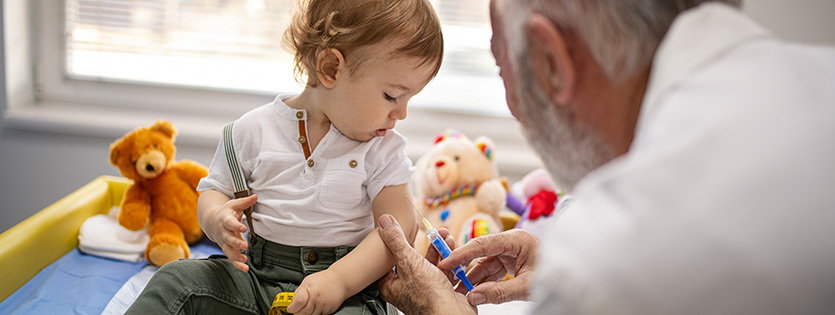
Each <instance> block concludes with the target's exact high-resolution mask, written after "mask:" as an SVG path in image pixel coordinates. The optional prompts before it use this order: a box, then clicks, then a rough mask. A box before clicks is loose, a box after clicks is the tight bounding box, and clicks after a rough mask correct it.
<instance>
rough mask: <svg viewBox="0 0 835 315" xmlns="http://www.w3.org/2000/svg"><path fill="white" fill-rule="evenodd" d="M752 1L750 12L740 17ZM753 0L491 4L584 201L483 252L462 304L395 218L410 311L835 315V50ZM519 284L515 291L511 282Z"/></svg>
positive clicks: (517, 73) (560, 162) (396, 297)
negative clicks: (760, 9) (499, 306)
mask: <svg viewBox="0 0 835 315" xmlns="http://www.w3.org/2000/svg"><path fill="white" fill-rule="evenodd" d="M734 2H736V3H734ZM737 7H738V1H699V0H643V1H640V0H619V1H603V0H523V1H519V0H516V1H513V0H493V2H492V3H491V12H492V14H491V16H492V21H493V31H494V36H493V53H494V56H495V57H496V60H497V63H498V65H499V66H500V67H501V70H502V72H501V75H502V77H503V78H504V82H505V87H506V89H507V92H508V95H507V101H508V106H509V107H510V109H511V111H512V113H513V115H514V116H515V117H516V118H517V119H518V120H519V121H520V122H521V124H522V126H523V128H524V130H525V131H526V135H527V137H528V139H529V140H530V142H531V144H532V146H533V147H534V148H536V149H538V153H539V154H540V156H541V157H542V159H543V161H544V162H545V164H546V167H547V168H548V169H549V171H550V173H551V175H552V177H553V178H555V179H556V180H557V181H558V182H559V183H558V184H560V185H561V187H564V188H569V189H571V190H572V192H573V194H574V197H575V198H574V202H573V203H572V204H571V205H570V206H569V208H568V209H567V210H566V211H565V212H564V213H563V214H562V215H561V216H560V217H558V218H557V220H556V221H555V223H554V226H553V227H552V228H551V229H550V232H549V234H547V235H546V236H545V237H543V238H542V239H541V240H537V239H535V238H533V237H532V236H530V235H529V234H527V233H525V232H523V231H518V230H516V231H510V232H505V233H500V234H495V235H491V236H486V237H481V238H477V239H475V240H473V241H471V242H469V243H467V245H465V246H463V247H461V248H459V249H457V250H456V251H455V252H453V254H452V255H451V256H450V257H449V258H448V259H446V260H444V261H442V262H440V264H439V267H440V268H441V269H443V270H449V269H451V268H452V267H453V266H455V265H459V264H463V265H466V264H468V263H469V262H470V261H471V260H472V259H474V258H476V257H486V258H485V259H483V260H481V261H480V262H479V263H478V265H477V266H476V267H474V268H473V269H471V270H470V274H469V278H470V280H472V281H478V282H481V283H480V284H479V285H477V286H476V288H475V289H474V290H473V291H472V292H471V293H470V294H469V295H468V296H464V295H462V294H460V293H456V292H454V291H453V288H452V286H451V285H450V283H449V281H448V280H447V277H446V275H444V274H442V273H441V272H440V271H439V269H437V268H435V267H434V266H433V265H432V263H434V262H436V261H437V257H434V258H435V259H431V261H430V260H426V259H424V258H423V257H420V256H419V255H418V254H417V253H416V252H415V251H414V250H412V249H411V248H410V247H409V246H408V244H407V243H406V239H405V237H404V236H403V234H402V231H401V229H400V227H399V225H398V224H397V222H395V221H394V220H393V219H392V218H391V217H389V216H383V217H381V218H380V220H379V223H380V226H381V227H382V228H383V238H384V241H385V242H386V243H387V245H388V246H389V249H390V250H391V251H392V252H393V253H394V255H395V256H396V258H397V260H398V263H397V274H396V275H395V274H390V275H388V276H387V277H386V278H384V279H382V280H381V281H380V282H379V285H380V287H381V292H382V293H383V294H384V297H385V298H386V299H387V300H388V301H390V302H391V303H393V304H395V305H396V306H398V308H400V309H401V310H403V311H404V312H405V313H407V314H417V313H420V314H459V313H472V312H474V308H473V307H472V306H473V305H479V304H482V303H500V302H505V301H509V300H517V299H522V300H527V299H530V300H533V301H534V302H535V307H534V309H533V313H535V314H601V313H616V314H835V299H833V297H835V52H833V50H832V49H828V48H821V47H809V46H801V45H794V44H789V43H786V42H783V41H781V40H780V39H778V38H775V37H774V36H773V35H772V34H770V33H769V32H768V31H766V30H765V29H763V28H762V27H760V26H759V25H757V24H756V23H755V22H753V21H752V20H751V19H750V18H748V17H746V16H745V15H743V14H742V13H741V12H740V11H739V10H738V9H737ZM505 272H510V273H512V274H515V275H516V278H515V279H513V280H510V281H503V282H495V281H493V280H494V279H496V278H497V277H499V276H502V275H504V273H505Z"/></svg>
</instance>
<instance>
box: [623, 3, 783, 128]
mask: <svg viewBox="0 0 835 315" xmlns="http://www.w3.org/2000/svg"><path fill="white" fill-rule="evenodd" d="M768 38H771V34H769V32H768V31H767V30H766V29H764V28H763V27H762V26H760V25H758V24H757V23H756V22H754V21H753V20H751V19H750V18H749V17H747V16H745V15H744V14H743V13H742V12H740V11H739V9H736V8H733V7H731V6H728V5H726V4H722V3H716V2H708V3H705V4H702V5H700V6H699V7H696V8H693V9H690V10H688V11H685V12H682V13H681V14H680V15H679V16H678V17H677V18H676V19H675V20H674V21H673V24H672V25H671V26H670V29H669V30H668V31H667V35H666V36H664V39H663V40H662V41H661V44H660V45H659V47H658V50H657V51H656V54H655V57H654V59H653V65H652V70H651V72H650V78H649V84H648V85H647V92H646V94H645V96H644V100H643V104H642V105H641V113H640V116H639V118H638V125H637V126H636V129H635V133H636V136H637V134H639V133H640V132H641V131H642V130H643V128H644V126H646V125H647V124H648V123H650V121H652V120H653V118H654V117H655V116H656V115H657V114H658V112H659V111H660V110H661V107H662V106H661V104H663V103H664V102H662V99H663V98H664V95H665V94H667V93H668V92H672V91H674V90H675V89H676V87H677V86H678V85H680V84H681V83H682V82H684V81H686V80H687V79H688V78H691V77H692V76H694V75H695V74H696V73H697V72H698V71H700V70H701V69H704V68H706V67H708V66H709V65H710V64H711V63H713V62H715V61H716V60H718V59H720V58H722V56H723V55H725V54H727V52H729V51H731V50H734V49H736V48H738V47H740V46H742V45H745V44H747V43H749V42H751V41H754V40H760V39H768Z"/></svg>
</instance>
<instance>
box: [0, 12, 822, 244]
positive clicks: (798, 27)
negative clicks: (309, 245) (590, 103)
mask: <svg viewBox="0 0 835 315" xmlns="http://www.w3.org/2000/svg"><path fill="white" fill-rule="evenodd" d="M3 2H4V3H3V4H4V6H5V9H9V6H8V4H9V3H10V2H12V3H16V4H17V6H18V7H19V6H20V3H26V1H22V0H5V1H3ZM0 8H2V7H0ZM744 9H745V10H746V11H747V12H749V13H751V14H752V15H753V16H754V18H755V19H756V20H758V21H760V22H762V23H764V24H765V25H766V26H768V27H769V28H772V29H774V30H775V32H776V33H777V34H778V35H779V36H782V37H784V38H786V39H792V40H800V41H804V42H812V43H827V44H835V32H832V31H831V30H835V24H833V23H835V19H831V18H829V17H828V15H831V13H832V12H835V1H831V0H803V1H782V0H748V1H747V2H746V4H745V6H744ZM15 10H17V8H16V7H15ZM6 13H7V14H9V12H8V11H6ZM3 16H4V14H0V21H3V20H4V17H3ZM0 24H2V23H0ZM6 30H9V31H11V30H15V29H14V28H8V27H7V28H6ZM15 36H17V35H15ZM10 37H11V36H9V35H6V37H5V40H6V41H8V40H10ZM0 45H2V44H0ZM5 47H14V49H16V50H15V51H9V52H6V51H5V50H4V49H0V56H3V58H2V59H0V60H3V61H4V62H3V63H4V64H5V63H6V62H5V60H6V59H9V57H10V56H9V55H10V54H13V53H18V54H19V53H20V51H19V50H25V49H26V47H20V46H19V45H9V44H6V45H5ZM0 48H2V46H0ZM20 57H21V58H23V59H25V57H26V54H25V53H24V54H23V56H20ZM15 60H17V59H15ZM25 65H26V64H23V65H22V66H23V67H25ZM20 66H21V64H20V62H19V61H15V62H10V63H8V64H7V66H6V67H5V69H4V67H3V66H2V65H0V69H4V71H10V68H11V67H18V68H19V67H20ZM15 71H16V70H15ZM3 78H5V74H4V75H3ZM3 78H0V82H3V81H1V80H3ZM3 83H5V84H3V86H6V84H10V83H9V82H3ZM9 93H12V92H11V90H10V92H9ZM10 96H11V95H10ZM20 96H21V97H24V98H25V97H27V96H28V97H31V93H30V95H26V93H23V95H20ZM15 97H17V96H15ZM0 100H2V102H3V103H2V104H0V109H5V108H6V106H7V104H6V98H5V97H4V98H2V99H0ZM149 124H150V122H149ZM113 140H114V137H110V136H109V135H108V136H83V135H76V134H68V133H64V132H60V130H57V131H54V130H53V131H38V130H37V128H21V127H20V126H9V125H8V124H2V123H0V231H5V230H6V229H8V228H10V227H12V226H14V225H15V224H17V223H18V222H20V221H22V220H24V219H25V218H27V217H29V216H31V215H32V214H34V213H36V212H37V211H39V210H40V209H42V208H44V207H46V206H48V205H49V204H51V203H52V202H54V201H56V200H58V199H60V198H61V197H62V196H65V195H67V194H68V193H70V192H72V191H73V190H75V189H76V188H78V187H80V186H82V185H83V184H85V183H87V182H89V181H90V180H92V179H93V178H95V177H96V176H98V175H103V174H109V175H118V172H117V171H116V169H115V168H113V167H112V166H110V165H109V164H108V156H109V144H110V142H112V141H113ZM422 141H423V140H419V141H413V142H416V143H420V142H422ZM178 148H179V151H178V155H177V158H178V159H193V160H196V161H199V162H202V163H204V164H208V163H209V162H210V160H211V157H212V154H213V152H214V146H213V145H205V144H201V143H189V142H184V143H179V142H178ZM499 154H501V152H499ZM523 171H525V170H513V171H512V172H510V173H512V174H513V175H512V176H513V177H514V178H516V177H517V176H519V175H520V174H524V173H523Z"/></svg>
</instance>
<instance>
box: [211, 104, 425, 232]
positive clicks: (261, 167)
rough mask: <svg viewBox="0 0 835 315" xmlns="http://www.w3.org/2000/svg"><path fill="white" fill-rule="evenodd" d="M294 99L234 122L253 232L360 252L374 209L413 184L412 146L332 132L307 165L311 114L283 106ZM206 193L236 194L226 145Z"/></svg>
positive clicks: (396, 137)
mask: <svg viewBox="0 0 835 315" xmlns="http://www.w3.org/2000/svg"><path fill="white" fill-rule="evenodd" d="M291 96H292V95H281V96H279V97H277V98H276V99H275V101H273V102H272V103H269V104H266V105H263V106H261V107H258V108H255V109H253V110H252V111H250V112H248V113H246V114H244V115H243V116H242V117H241V118H240V119H238V121H237V122H235V127H234V130H233V142H234V146H235V152H236V156H237V158H238V163H240V165H241V168H242V169H243V172H244V176H245V177H246V181H247V184H248V186H249V188H250V190H251V191H252V193H253V194H257V195H258V202H257V203H256V205H255V207H254V209H253V215H252V219H253V223H252V224H253V226H254V228H253V230H254V231H255V234H258V235H259V236H261V237H263V238H264V239H266V240H269V241H272V242H276V243H281V244H285V245H291V246H340V245H349V246H355V245H357V244H359V242H360V241H362V239H363V238H365V236H366V235H368V233H370V232H371V231H372V230H373V229H374V217H373V213H372V209H371V202H372V200H374V198H375V197H376V196H377V194H378V193H379V192H380V190H382V189H383V187H386V186H394V185H401V184H405V183H408V182H409V181H410V180H411V178H412V173H413V172H414V167H413V166H412V162H411V161H410V160H409V158H408V157H407V156H406V152H405V146H406V139H405V138H404V137H403V136H402V135H400V134H399V133H397V132H395V131H393V130H392V131H391V132H388V133H386V135H385V136H384V137H375V138H373V139H371V140H370V141H367V142H360V141H355V140H352V139H350V138H348V137H346V136H345V135H343V134H342V133H341V132H339V130H337V129H336V127H334V126H333V125H331V127H330V130H329V131H328V133H327V134H326V135H325V136H324V138H322V140H321V141H320V142H319V144H318V145H317V147H316V149H315V150H314V151H313V152H311V155H310V157H309V158H308V159H305V156H304V151H303V149H302V143H301V142H300V141H299V137H300V136H301V135H300V131H299V120H303V121H305V125H307V124H306V120H307V113H306V112H305V111H304V110H298V109H293V108H290V107H288V106H287V105H286V104H284V102H283V101H282V100H284V99H287V98H289V97H291ZM305 134H307V132H306V131H305ZM311 165H312V166H311ZM208 189H213V190H217V191H219V192H221V193H223V194H225V195H226V196H228V197H230V198H233V195H234V191H233V190H234V188H233V184H232V175H231V171H230V169H229V165H228V164H227V160H226V155H225V152H224V145H223V141H222V140H221V141H220V143H219V144H218V148H217V152H215V157H214V159H213V160H212V163H211V165H210V166H209V175H208V176H207V177H206V178H203V179H202V180H201V181H200V184H199V185H198V186H197V190H199V191H204V190H208ZM407 197H408V196H403V198H407ZM244 222H246V220H244Z"/></svg>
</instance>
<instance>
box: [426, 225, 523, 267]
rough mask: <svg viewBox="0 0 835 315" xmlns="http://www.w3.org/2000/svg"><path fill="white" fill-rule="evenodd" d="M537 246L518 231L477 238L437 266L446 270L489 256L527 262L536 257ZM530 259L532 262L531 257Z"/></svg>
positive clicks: (521, 231)
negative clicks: (513, 258) (512, 258)
mask: <svg viewBox="0 0 835 315" xmlns="http://www.w3.org/2000/svg"><path fill="white" fill-rule="evenodd" d="M537 246H539V240H538V239H537V238H536V237H534V236H533V235H531V234H530V233H528V232H526V231H524V230H520V229H513V230H510V231H505V232H501V233H497V234H490V235H484V236H479V237H476V238H474V239H472V240H470V241H469V242H467V244H464V246H461V247H460V248H458V249H457V250H455V251H453V252H452V254H450V255H449V257H447V259H444V260H442V261H441V263H440V264H438V267H440V268H441V269H445V270H446V269H452V268H454V267H455V266H457V265H462V266H467V265H469V264H470V262H471V261H473V260H474V259H476V258H479V257H489V256H506V257H515V258H516V259H520V260H523V261H528V260H529V259H528V258H529V257H527V256H534V255H536V248H537ZM530 258H531V259H530V260H531V261H532V260H533V257H530Z"/></svg>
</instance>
